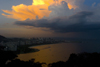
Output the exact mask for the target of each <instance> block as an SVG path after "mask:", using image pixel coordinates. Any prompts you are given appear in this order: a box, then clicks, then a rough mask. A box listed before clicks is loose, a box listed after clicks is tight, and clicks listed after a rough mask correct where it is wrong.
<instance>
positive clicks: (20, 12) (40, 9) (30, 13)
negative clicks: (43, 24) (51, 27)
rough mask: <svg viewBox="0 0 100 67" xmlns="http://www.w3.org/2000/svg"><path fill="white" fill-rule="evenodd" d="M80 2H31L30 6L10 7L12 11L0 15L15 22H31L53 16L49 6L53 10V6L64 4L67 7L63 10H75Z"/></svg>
mask: <svg viewBox="0 0 100 67" xmlns="http://www.w3.org/2000/svg"><path fill="white" fill-rule="evenodd" d="M62 1H64V2H62ZM82 1H83V0H33V2H32V5H25V4H20V5H17V6H12V10H2V11H3V12H4V13H2V15H3V16H6V17H7V18H13V19H17V20H26V19H30V20H32V19H36V16H38V19H42V18H43V17H49V15H53V14H54V13H53V12H52V11H54V10H52V9H49V7H50V6H52V7H53V8H55V6H60V5H61V3H65V2H66V3H67V4H66V5H67V7H63V8H65V9H68V10H69V9H76V8H78V7H79V3H80V2H82ZM59 8H60V7H59ZM56 10H57V9H56ZM63 10H64V9H63ZM59 11H61V10H59ZM59 11H57V12H59ZM51 12H52V13H51ZM62 12H64V11H62ZM64 13H66V12H64Z"/></svg>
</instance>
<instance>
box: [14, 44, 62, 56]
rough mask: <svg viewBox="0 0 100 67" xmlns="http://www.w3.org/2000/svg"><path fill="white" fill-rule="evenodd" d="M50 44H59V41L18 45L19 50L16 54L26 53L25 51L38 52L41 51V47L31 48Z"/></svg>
mask: <svg viewBox="0 0 100 67" xmlns="http://www.w3.org/2000/svg"><path fill="white" fill-rule="evenodd" d="M59 43H63V42H59ZM50 44H57V43H45V44H43V43H42V44H35V45H34V44H33V45H21V46H18V48H17V51H15V53H16V54H25V53H31V52H38V51H40V50H39V49H35V48H31V47H35V46H41V45H50Z"/></svg>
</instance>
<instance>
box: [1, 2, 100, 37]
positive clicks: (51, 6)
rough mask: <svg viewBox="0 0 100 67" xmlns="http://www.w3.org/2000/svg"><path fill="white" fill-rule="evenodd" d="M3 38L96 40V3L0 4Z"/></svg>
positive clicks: (98, 7) (99, 29)
mask: <svg viewBox="0 0 100 67" xmlns="http://www.w3.org/2000/svg"><path fill="white" fill-rule="evenodd" d="M0 2H1V4H0V35H3V36H5V37H68V38H100V35H99V34H100V19H99V17H100V14H99V11H100V1H99V0H88V1H87V0H28V1H27V0H20V1H16V0H10V1H5V0H1V1H0Z"/></svg>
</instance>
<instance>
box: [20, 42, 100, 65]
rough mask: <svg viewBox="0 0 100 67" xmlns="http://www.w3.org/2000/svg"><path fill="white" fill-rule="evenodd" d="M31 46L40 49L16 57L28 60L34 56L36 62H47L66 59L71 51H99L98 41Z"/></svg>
mask: <svg viewBox="0 0 100 67" xmlns="http://www.w3.org/2000/svg"><path fill="white" fill-rule="evenodd" d="M31 48H37V49H39V50H40V51H38V52H33V53H26V54H19V55H18V59H20V60H24V61H28V60H30V59H32V58H34V59H35V61H36V62H46V63H47V64H49V63H53V62H57V61H67V60H68V58H69V56H70V54H71V53H81V52H90V53H92V52H100V43H97V42H94V43H59V44H49V45H41V46H34V47H31Z"/></svg>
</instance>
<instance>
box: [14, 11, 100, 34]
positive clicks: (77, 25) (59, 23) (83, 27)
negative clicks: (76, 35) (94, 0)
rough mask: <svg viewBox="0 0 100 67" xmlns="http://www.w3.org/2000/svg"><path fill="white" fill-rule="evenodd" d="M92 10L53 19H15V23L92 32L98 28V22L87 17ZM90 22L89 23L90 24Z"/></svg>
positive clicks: (58, 31)
mask: <svg viewBox="0 0 100 67" xmlns="http://www.w3.org/2000/svg"><path fill="white" fill-rule="evenodd" d="M92 15H94V13H93V12H89V11H82V12H78V13H76V14H74V15H72V16H69V17H59V18H55V19H51V20H50V19H49V20H48V19H38V20H28V21H16V22H15V24H16V25H20V26H33V27H41V28H49V29H50V30H53V31H54V32H56V33H68V32H91V31H92V32H93V31H98V30H100V23H95V22H91V21H89V20H88V18H89V17H91V16H92ZM90 23H91V24H90Z"/></svg>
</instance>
